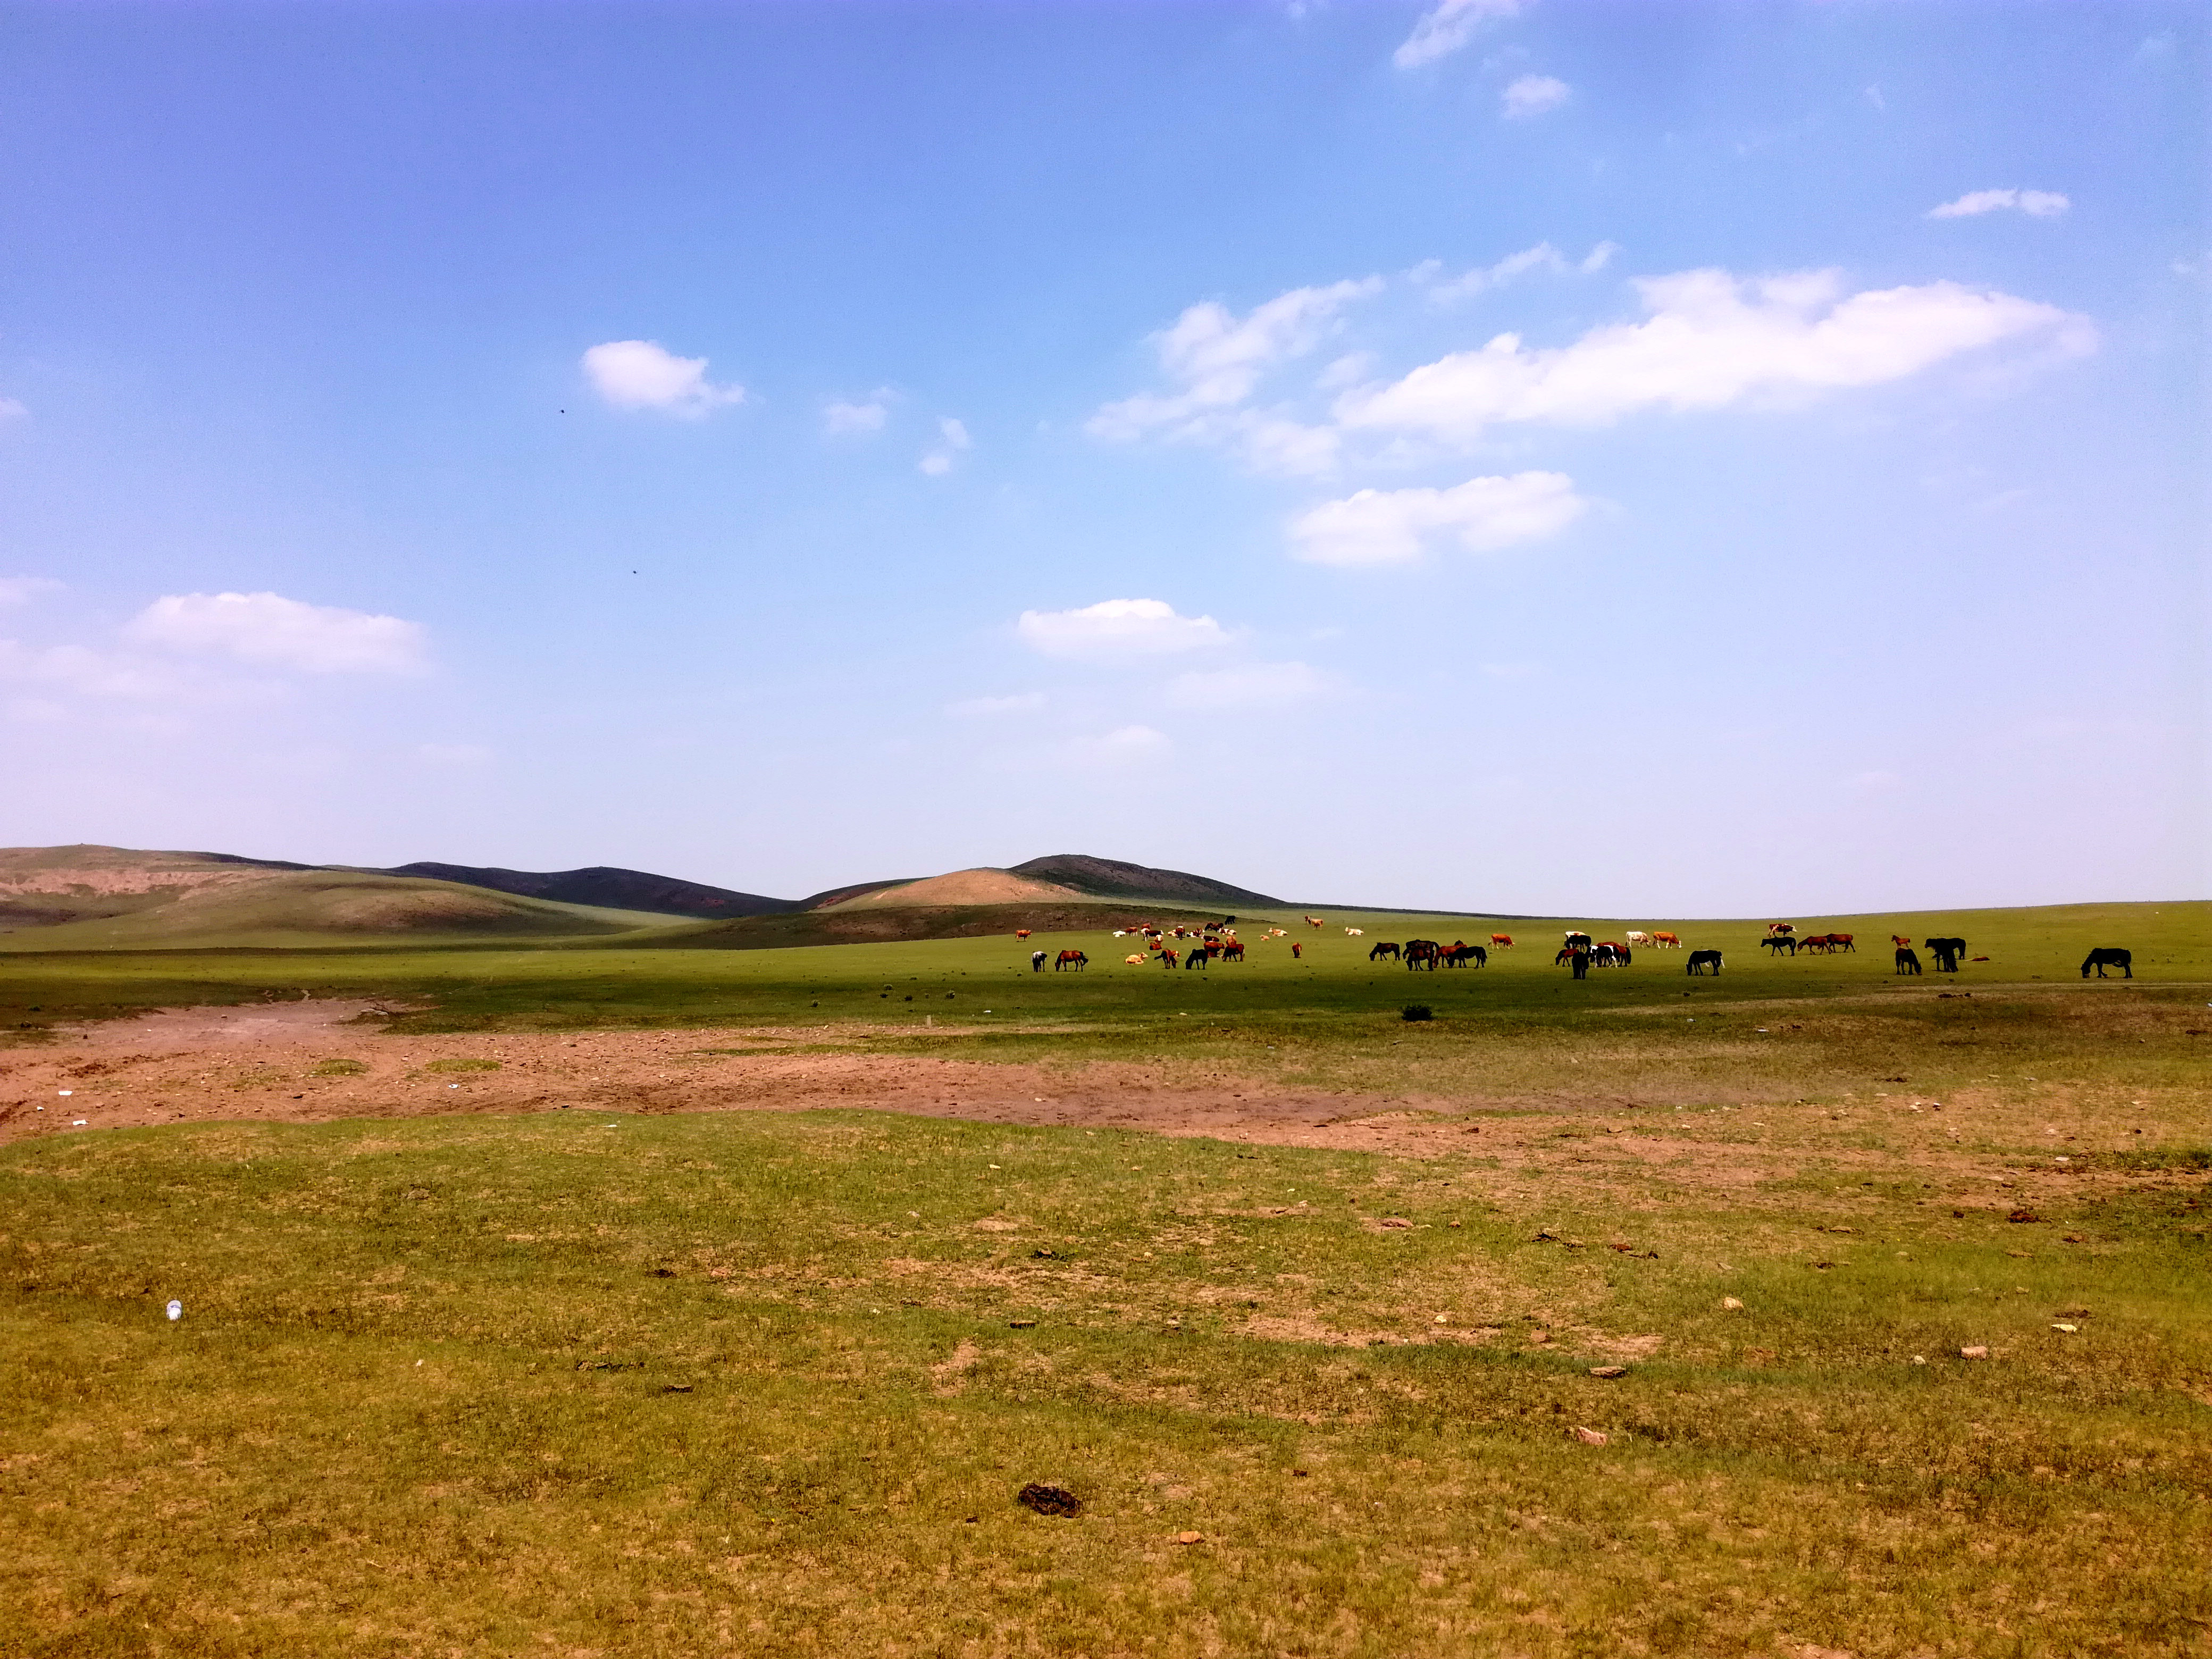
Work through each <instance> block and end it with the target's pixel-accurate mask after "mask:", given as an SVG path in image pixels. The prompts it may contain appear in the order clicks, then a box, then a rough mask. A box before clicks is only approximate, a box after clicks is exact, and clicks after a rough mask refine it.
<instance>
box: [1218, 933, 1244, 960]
mask: <svg viewBox="0 0 2212 1659" xmlns="http://www.w3.org/2000/svg"><path fill="white" fill-rule="evenodd" d="M1221 959H1222V960H1223V961H1224V962H1242V961H1243V960H1244V946H1243V945H1242V944H1241V943H1239V942H1238V941H1237V940H1236V939H1231V940H1230V941H1229V943H1228V944H1226V945H1223V946H1222V947H1221Z"/></svg>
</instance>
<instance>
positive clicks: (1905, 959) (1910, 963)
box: [1897, 945, 1920, 975]
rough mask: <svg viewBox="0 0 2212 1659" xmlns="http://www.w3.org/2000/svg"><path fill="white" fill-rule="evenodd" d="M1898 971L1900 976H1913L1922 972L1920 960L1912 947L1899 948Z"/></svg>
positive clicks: (1902, 946) (1900, 946)
mask: <svg viewBox="0 0 2212 1659" xmlns="http://www.w3.org/2000/svg"><path fill="white" fill-rule="evenodd" d="M1897 971H1898V972H1899V973H1900V974H1912V975H1917V974H1918V973H1919V972H1920V958H1919V957H1917V956H1915V955H1914V954H1913V952H1912V947H1911V945H1899V946H1898V947H1897Z"/></svg>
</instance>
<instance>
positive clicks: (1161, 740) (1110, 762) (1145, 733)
mask: <svg viewBox="0 0 2212 1659" xmlns="http://www.w3.org/2000/svg"><path fill="white" fill-rule="evenodd" d="M1174 752H1175V743H1174V740H1173V739H1171V738H1170V737H1169V736H1168V734H1167V733H1166V732H1158V731H1155V730H1154V729H1153V728H1152V727H1151V726H1115V728H1114V729H1113V730H1112V731H1110V732H1104V733H1102V734H1101V735H1099V736H1097V737H1091V738H1073V739H1071V740H1070V741H1068V742H1067V743H1066V744H1061V745H1060V749H1059V750H1058V758H1059V759H1060V762H1061V763H1063V764H1064V765H1067V766H1070V767H1073V769H1076V770H1078V771H1082V772H1118V771H1121V770H1124V769H1127V768H1129V767H1133V766H1144V765H1149V764H1152V763H1158V762H1160V761H1164V760H1165V759H1166V758H1167V757H1169V756H1170V755H1171V754H1172V753H1174Z"/></svg>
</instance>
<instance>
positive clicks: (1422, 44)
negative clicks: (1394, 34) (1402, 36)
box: [1390, 0, 1521, 70]
mask: <svg viewBox="0 0 2212 1659" xmlns="http://www.w3.org/2000/svg"><path fill="white" fill-rule="evenodd" d="M1520 9H1521V3H1520V0H1443V4H1441V5H1439V6H1438V7H1437V8H1436V9H1435V10H1433V11H1431V12H1426V13H1425V14H1423V15H1422V17H1421V21H1419V22H1418V23H1416V24H1414V25H1413V33H1411V34H1409V35H1407V37H1406V41H1405V44H1404V45H1403V46H1400V47H1399V48H1398V50H1397V51H1396V52H1393V53H1392V54H1391V58H1390V61H1391V62H1392V63H1394V64H1396V65H1397V66H1398V67H1399V68H1400V69H1401V70H1410V69H1419V68H1420V67H1421V66H1422V65H1423V64H1433V63H1435V62H1436V61H1437V59H1438V58H1449V57H1450V56H1451V54H1452V53H1454V52H1457V51H1458V50H1459V49H1460V48H1461V47H1462V46H1465V45H1466V44H1467V43H1468V41H1470V40H1473V39H1474V36H1475V33H1476V31H1477V30H1479V29H1480V28H1481V27H1482V26H1483V25H1484V24H1485V23H1488V22H1492V21H1495V20H1497V19H1498V18H1501V17H1510V16H1512V15H1513V14H1514V13H1516V12H1517V11H1519V10H1520Z"/></svg>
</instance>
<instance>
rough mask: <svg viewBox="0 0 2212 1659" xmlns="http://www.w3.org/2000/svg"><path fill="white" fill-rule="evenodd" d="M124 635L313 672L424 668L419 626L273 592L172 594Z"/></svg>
mask: <svg viewBox="0 0 2212 1659" xmlns="http://www.w3.org/2000/svg"><path fill="white" fill-rule="evenodd" d="M123 636H124V637H125V639H127V640H130V641H133V642H135V643H137V644H140V645H154V646H161V647H167V648H168V649H170V650H174V651H186V652H212V653H217V654H220V655H223V656H229V657H235V658H237V659H239V660H240V661H241V662H250V663H256V664H260V665H264V666H267V667H272V668H299V669H305V670H307V671H309V672H312V673H381V674H404V673H411V672H414V671H416V670H419V669H420V668H422V666H423V647H424V644H425V636H424V632H423V629H422V624H421V623H411V622H404V621H402V620H401V619H400V618H399V617H376V616H371V615H369V614H368V612H366V611H344V610H340V609H339V608H337V606H335V605H308V604H306V603H305V602H303V601H301V600H299V599H285V598H283V596H282V595H281V594H276V593H184V594H171V595H168V596H167V597H166V598H163V599H156V600H155V601H154V603H153V604H151V605H148V606H147V607H146V608H145V609H144V610H143V611H140V612H139V613H138V614H137V616H136V617H132V618H131V622H130V623H128V624H127V625H126V626H125V629H124V630H123Z"/></svg>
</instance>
